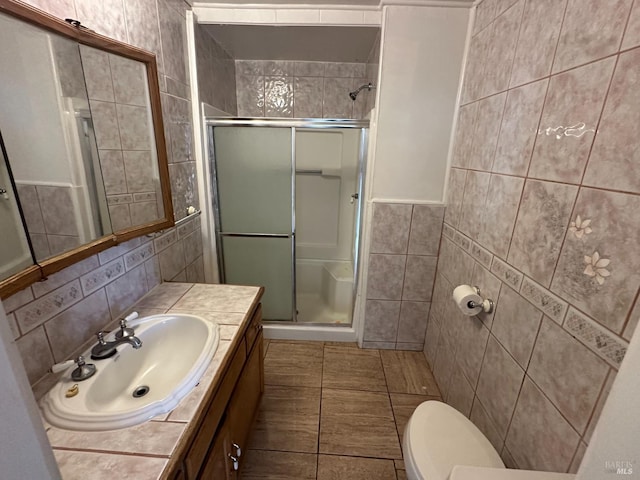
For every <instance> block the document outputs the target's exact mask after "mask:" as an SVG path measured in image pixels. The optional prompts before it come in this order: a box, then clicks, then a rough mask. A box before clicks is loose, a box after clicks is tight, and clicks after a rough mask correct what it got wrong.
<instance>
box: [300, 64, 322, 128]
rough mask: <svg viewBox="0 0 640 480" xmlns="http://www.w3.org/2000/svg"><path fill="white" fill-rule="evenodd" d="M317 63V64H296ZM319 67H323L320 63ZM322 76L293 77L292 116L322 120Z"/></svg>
mask: <svg viewBox="0 0 640 480" xmlns="http://www.w3.org/2000/svg"><path fill="white" fill-rule="evenodd" d="M299 63H317V62H296V64H299ZM320 65H323V64H322V63H321V64H320ZM322 89H323V79H322V75H320V76H318V77H310V76H309V77H295V79H294V85H293V116H294V117H296V118H322V96H321V95H318V92H321V91H322Z"/></svg>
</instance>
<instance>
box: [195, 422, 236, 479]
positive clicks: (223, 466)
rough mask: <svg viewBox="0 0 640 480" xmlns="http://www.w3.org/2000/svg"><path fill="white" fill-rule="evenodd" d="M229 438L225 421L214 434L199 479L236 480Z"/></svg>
mask: <svg viewBox="0 0 640 480" xmlns="http://www.w3.org/2000/svg"><path fill="white" fill-rule="evenodd" d="M229 438H230V437H229V427H228V422H225V423H224V424H223V425H222V428H221V429H220V430H219V431H218V434H217V435H216V438H215V441H214V442H213V447H211V451H210V452H209V455H208V456H207V460H206V462H205V464H204V468H203V469H202V472H201V473H200V475H199V477H198V479H199V480H236V478H237V474H236V468H235V467H234V464H233V459H232V458H231V456H230V455H231V454H232V450H233V449H232V447H231V440H230V439H229Z"/></svg>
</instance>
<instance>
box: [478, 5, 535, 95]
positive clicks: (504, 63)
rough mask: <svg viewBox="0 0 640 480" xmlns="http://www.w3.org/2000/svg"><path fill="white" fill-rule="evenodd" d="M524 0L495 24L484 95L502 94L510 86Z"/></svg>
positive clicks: (512, 7)
mask: <svg viewBox="0 0 640 480" xmlns="http://www.w3.org/2000/svg"><path fill="white" fill-rule="evenodd" d="M524 3H525V2H524V0H520V1H518V2H517V3H515V4H514V5H512V6H511V7H510V8H509V9H508V10H507V11H506V12H504V13H502V14H500V16H498V18H497V19H496V20H495V22H494V24H493V36H492V38H491V45H490V47H489V52H488V56H487V64H488V65H490V66H491V67H490V68H487V69H485V76H486V79H485V81H484V89H483V95H492V94H494V93H496V92H502V91H504V90H506V89H507V87H508V86H509V77H510V75H511V67H512V65H513V57H514V54H515V50H516V43H517V40H518V33H519V31H520V22H521V21H522V9H523V8H524Z"/></svg>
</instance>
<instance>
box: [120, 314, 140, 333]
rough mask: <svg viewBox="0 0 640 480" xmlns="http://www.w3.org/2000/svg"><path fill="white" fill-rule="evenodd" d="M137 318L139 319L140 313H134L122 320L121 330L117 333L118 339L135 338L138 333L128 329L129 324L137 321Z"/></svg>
mask: <svg viewBox="0 0 640 480" xmlns="http://www.w3.org/2000/svg"><path fill="white" fill-rule="evenodd" d="M136 318H138V312H133V313H131V314H130V315H127V316H126V317H124V318H123V319H121V320H120V330H118V331H117V332H116V338H117V339H120V338H123V337H133V336H134V335H135V333H136V332H135V331H134V330H133V328H129V327H127V322H130V321H131V320H135V319H136Z"/></svg>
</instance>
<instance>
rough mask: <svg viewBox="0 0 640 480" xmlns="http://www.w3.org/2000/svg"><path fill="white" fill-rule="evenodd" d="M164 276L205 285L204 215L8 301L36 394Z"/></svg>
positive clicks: (120, 248) (77, 266)
mask: <svg viewBox="0 0 640 480" xmlns="http://www.w3.org/2000/svg"><path fill="white" fill-rule="evenodd" d="M163 281H176V282H199V283H204V263H203V261H202V236H201V234H200V218H199V217H194V218H192V219H190V220H187V221H186V222H185V223H183V224H181V225H180V226H178V227H177V228H176V227H174V228H171V229H169V230H166V231H164V232H161V233H157V234H155V235H152V236H143V237H138V238H135V239H133V240H130V241H128V242H126V243H123V244H121V245H118V246H117V247H113V248H111V249H109V250H106V251H104V252H101V253H99V254H98V255H94V256H92V257H89V258H87V259H85V260H83V261H81V262H79V263H76V264H75V265H72V266H71V267H68V268H66V269H64V270H62V271H60V272H57V273H55V274H53V275H51V276H50V277H49V278H48V279H47V280H45V281H42V282H38V283H35V284H33V285H32V286H31V287H29V288H27V289H25V290H22V291H21V292H18V293H17V294H15V295H13V296H11V297H9V298H7V299H5V300H3V302H2V304H3V306H4V309H5V312H6V313H7V316H8V319H9V325H10V327H11V330H12V332H13V335H14V338H15V339H16V344H17V346H18V350H19V351H20V353H21V355H22V358H23V361H24V365H25V368H26V370H27V376H28V378H29V381H30V382H31V384H32V385H33V386H34V389H35V391H36V392H43V391H45V390H46V388H47V387H50V386H51V385H50V384H49V383H48V381H49V380H50V378H49V376H47V375H46V374H47V370H48V369H49V368H50V367H51V365H52V364H53V363H55V362H61V361H63V360H66V359H67V358H69V357H71V356H72V355H77V354H79V353H81V352H82V348H80V347H81V346H83V344H85V342H87V341H92V339H93V338H94V337H95V333H96V332H97V331H99V330H102V329H105V328H106V327H107V326H108V325H109V324H110V323H111V322H112V321H114V320H118V319H120V318H122V315H123V314H124V313H125V312H126V311H127V310H128V309H129V308H130V307H131V305H133V304H134V303H135V302H137V301H138V300H139V299H140V298H141V297H142V296H143V295H144V294H146V293H147V292H148V291H149V290H151V289H152V288H153V287H155V286H156V285H158V284H160V283H161V282H163ZM110 329H112V328H110ZM84 348H86V346H85V347H84Z"/></svg>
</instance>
